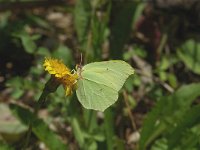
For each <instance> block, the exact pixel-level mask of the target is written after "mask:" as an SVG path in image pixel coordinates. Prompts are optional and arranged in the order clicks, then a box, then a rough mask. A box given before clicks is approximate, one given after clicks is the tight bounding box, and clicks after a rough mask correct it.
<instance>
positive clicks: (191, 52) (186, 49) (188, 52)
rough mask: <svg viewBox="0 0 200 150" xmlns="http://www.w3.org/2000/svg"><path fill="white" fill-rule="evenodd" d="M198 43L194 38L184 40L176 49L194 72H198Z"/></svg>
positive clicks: (199, 47)
mask: <svg viewBox="0 0 200 150" xmlns="http://www.w3.org/2000/svg"><path fill="white" fill-rule="evenodd" d="M199 49H200V43H199V42H197V41H195V40H192V39H190V40H188V41H186V42H185V43H184V44H183V45H182V46H181V48H180V50H178V51H177V54H178V56H179V58H180V59H181V60H182V61H183V62H184V63H185V65H186V66H187V67H188V68H189V69H191V70H192V71H193V72H194V73H197V74H200V51H199Z"/></svg>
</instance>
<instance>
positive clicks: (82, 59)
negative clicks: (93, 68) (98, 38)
mask: <svg viewBox="0 0 200 150" xmlns="http://www.w3.org/2000/svg"><path fill="white" fill-rule="evenodd" d="M82 61H83V55H82V53H81V61H80V64H79V65H80V66H82Z"/></svg>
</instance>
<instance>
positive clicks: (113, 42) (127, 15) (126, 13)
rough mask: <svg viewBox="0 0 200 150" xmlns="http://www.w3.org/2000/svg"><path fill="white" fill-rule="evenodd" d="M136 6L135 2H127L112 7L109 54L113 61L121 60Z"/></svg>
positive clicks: (117, 3)
mask: <svg viewBox="0 0 200 150" xmlns="http://www.w3.org/2000/svg"><path fill="white" fill-rule="evenodd" d="M136 6H137V4H136V3H135V2H131V1H127V2H125V3H124V2H116V5H113V7H112V14H113V18H112V24H111V35H110V36H111V39H110V50H111V51H110V52H111V57H112V58H114V59H121V57H122V56H123V47H124V45H125V43H126V42H127V40H128V38H129V36H130V32H131V26H132V20H133V15H134V12H135V8H136Z"/></svg>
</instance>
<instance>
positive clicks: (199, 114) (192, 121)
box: [169, 105, 200, 149]
mask: <svg viewBox="0 0 200 150" xmlns="http://www.w3.org/2000/svg"><path fill="white" fill-rule="evenodd" d="M199 123H200V105H197V106H194V107H193V108H192V109H191V110H190V111H187V112H186V113H185V115H184V119H182V120H181V121H180V122H179V124H178V125H177V127H176V128H175V129H174V130H173V132H172V134H171V135H170V137H169V146H170V147H169V148H170V149H172V148H174V147H175V146H177V144H180V140H181V139H182V137H183V136H184V134H183V133H184V131H187V130H188V129H189V128H191V127H192V126H194V125H197V124H199ZM187 145H188V144H187ZM184 147H186V145H185V146H184Z"/></svg>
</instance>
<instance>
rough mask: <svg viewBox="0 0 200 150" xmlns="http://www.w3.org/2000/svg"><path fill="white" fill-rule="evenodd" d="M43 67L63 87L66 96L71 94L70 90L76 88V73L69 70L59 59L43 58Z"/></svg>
mask: <svg viewBox="0 0 200 150" xmlns="http://www.w3.org/2000/svg"><path fill="white" fill-rule="evenodd" d="M43 66H44V68H45V70H46V71H48V72H49V74H51V75H53V76H54V77H55V78H56V79H57V80H58V81H59V82H60V83H61V84H62V85H63V86H64V88H65V94H66V96H68V95H71V94H72V90H73V89H75V88H76V82H77V79H78V74H77V73H76V72H75V71H73V73H72V72H71V71H70V69H69V68H67V67H66V66H65V64H63V62H62V61H61V60H58V59H53V58H45V61H44V64H43Z"/></svg>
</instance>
